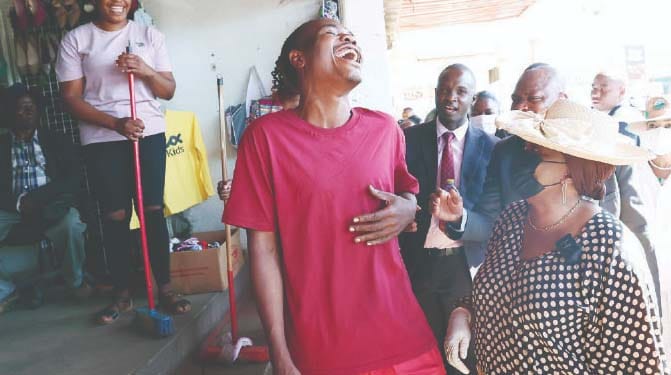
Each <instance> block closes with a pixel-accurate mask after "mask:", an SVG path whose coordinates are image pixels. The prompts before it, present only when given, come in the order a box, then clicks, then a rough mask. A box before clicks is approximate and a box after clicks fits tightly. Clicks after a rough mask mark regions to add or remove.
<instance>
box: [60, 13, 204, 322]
mask: <svg viewBox="0 0 671 375" xmlns="http://www.w3.org/2000/svg"><path fill="white" fill-rule="evenodd" d="M130 7H131V1H130V0H97V1H96V9H97V11H98V14H97V18H96V20H95V21H93V22H91V23H87V24H84V25H82V26H79V27H77V28H76V29H74V30H72V31H70V32H69V33H67V34H66V35H65V37H64V38H63V41H62V42H61V46H60V50H59V53H58V60H57V63H56V75H57V77H58V81H59V82H60V84H61V96H62V97H63V101H64V102H65V106H66V107H67V109H68V110H69V112H70V113H71V114H72V116H73V117H74V118H76V119H77V120H79V133H80V138H81V142H82V145H83V146H84V147H83V149H84V155H85V159H86V163H87V170H88V176H89V182H90V183H91V188H92V191H93V194H94V196H95V197H96V199H97V200H98V201H99V202H100V206H101V209H102V215H103V218H102V227H103V228H102V229H103V238H104V246H105V249H106V250H107V254H108V259H109V267H110V274H111V276H112V283H113V284H114V290H115V297H114V299H113V301H112V303H111V304H110V305H109V306H107V307H106V308H104V309H103V310H101V311H99V312H98V313H97V314H96V320H97V322H98V323H100V324H110V323H113V322H115V321H116V320H117V319H118V318H119V316H120V314H121V313H124V312H128V311H130V310H131V309H132V306H133V303H132V299H131V295H130V284H129V283H130V280H131V272H132V264H133V263H132V258H131V242H132V241H131V233H130V229H129V222H130V218H131V205H132V201H133V198H134V196H135V179H134V175H133V151H132V149H133V146H132V143H131V142H139V143H140V152H141V158H140V160H141V167H142V188H143V191H144V204H145V219H146V226H147V228H146V230H147V240H148V242H149V251H150V260H151V269H152V272H153V273H154V277H155V278H156V283H157V285H158V289H159V293H158V300H159V305H160V307H161V308H162V309H163V310H165V311H166V312H168V313H173V314H184V313H187V312H189V311H190V310H191V303H190V302H189V301H188V300H186V299H184V298H182V297H181V296H180V295H178V294H177V293H175V292H174V291H173V290H172V287H171V285H170V253H169V248H170V246H169V238H168V228H167V225H166V221H165V218H164V216H163V191H164V184H165V169H166V164H165V163H166V140H165V127H166V124H165V117H164V115H163V112H162V111H161V109H160V104H159V102H158V100H157V99H158V98H161V99H165V100H169V99H171V98H172V97H173V95H174V93H175V79H174V77H173V75H172V67H171V65H170V61H169V59H168V51H167V49H166V44H165V37H164V36H163V34H161V33H160V32H159V31H158V30H156V29H155V28H153V27H149V26H144V25H140V24H138V23H135V22H133V21H129V20H128V11H129V9H130ZM128 47H130V50H131V53H127V52H126V50H127V48H128ZM128 73H133V74H134V75H135V78H136V79H135V92H136V100H137V111H138V120H133V119H131V118H129V116H130V100H129V92H128Z"/></svg>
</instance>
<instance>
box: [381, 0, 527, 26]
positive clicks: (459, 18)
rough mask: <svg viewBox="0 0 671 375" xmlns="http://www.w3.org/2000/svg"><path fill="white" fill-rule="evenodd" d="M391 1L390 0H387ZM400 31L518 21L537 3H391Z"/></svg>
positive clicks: (416, 0)
mask: <svg viewBox="0 0 671 375" xmlns="http://www.w3.org/2000/svg"><path fill="white" fill-rule="evenodd" d="M387 1H389V0H387ZM389 2H391V3H400V4H398V5H397V4H394V5H395V6H394V8H397V7H399V5H400V9H399V27H400V30H401V31H405V30H416V29H425V28H430V27H436V26H449V25H457V24H463V23H475V22H488V21H495V20H500V19H505V18H513V17H518V16H519V15H520V14H522V13H523V12H524V11H525V10H526V9H527V8H528V7H529V6H530V5H532V4H533V3H534V2H535V0H392V1H389Z"/></svg>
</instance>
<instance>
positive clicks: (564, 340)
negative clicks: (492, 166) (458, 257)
mask: <svg viewBox="0 0 671 375" xmlns="http://www.w3.org/2000/svg"><path fill="white" fill-rule="evenodd" d="M527 207H528V206H527V203H526V202H524V201H521V202H516V203H513V204H511V205H510V206H509V207H508V208H507V209H506V210H505V211H504V212H503V213H502V214H501V217H500V218H499V220H498V221H497V223H496V225H495V227H494V232H493V235H492V238H491V240H490V243H489V246H488V249H487V258H486V260H485V262H484V264H483V265H482V267H481V269H480V271H479V272H478V274H477V275H476V277H475V281H474V286H473V296H472V301H467V304H468V305H471V306H469V307H470V308H471V310H472V311H474V317H475V319H474V331H475V337H476V339H475V341H476V344H475V349H476V354H477V358H478V364H479V367H480V368H481V369H482V370H483V371H484V373H485V374H609V375H614V374H627V375H629V374H662V373H664V374H667V373H668V372H666V371H665V370H663V369H665V368H666V364H665V363H664V361H662V360H661V359H660V358H664V357H663V356H660V354H662V353H663V349H662V347H661V338H660V337H661V336H660V331H659V329H658V328H659V319H658V314H657V312H656V309H655V307H654V306H655V304H654V303H653V295H654V294H653V291H652V289H651V287H649V286H648V285H647V284H646V283H644V282H642V281H641V280H646V279H647V278H644V277H641V278H639V277H637V274H636V272H634V267H632V266H631V265H630V264H629V263H628V261H627V260H626V259H625V258H624V257H623V253H622V251H620V247H621V241H620V240H621V236H622V227H621V224H620V222H619V220H617V219H615V218H614V217H613V216H611V215H610V214H609V213H607V212H605V211H604V212H601V213H598V214H597V215H595V216H594V217H593V218H591V219H590V220H589V221H588V222H587V224H586V225H585V227H584V228H583V230H582V233H581V234H580V236H579V237H578V238H576V240H577V241H578V243H580V244H581V245H582V247H583V251H582V257H581V260H580V262H578V263H576V264H568V263H566V261H565V259H564V258H563V257H562V256H561V254H560V253H559V252H558V251H557V250H555V251H552V252H549V253H547V254H544V255H542V256H540V257H538V258H534V259H531V260H522V259H520V257H519V252H520V249H521V244H522V237H523V229H524V221H525V220H526V215H527Z"/></svg>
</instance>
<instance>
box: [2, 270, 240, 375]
mask: <svg viewBox="0 0 671 375" xmlns="http://www.w3.org/2000/svg"><path fill="white" fill-rule="evenodd" d="M249 285H250V281H249V268H248V267H247V266H245V267H243V269H242V270H241V271H240V273H239V274H238V276H237V277H236V296H241V295H242V294H244V291H246V290H249V289H250V288H249ZM188 299H189V300H190V301H191V303H192V311H191V313H190V314H187V315H183V316H176V317H174V323H175V330H176V332H175V335H173V336H171V337H168V338H164V339H155V338H150V337H147V336H145V335H143V334H140V333H138V332H136V331H135V330H133V329H132V328H131V321H132V318H133V314H132V313H129V314H124V315H123V316H122V317H120V318H119V321H117V322H115V323H114V324H112V325H109V326H97V325H96V324H94V322H93V320H92V314H93V313H94V312H95V311H98V310H100V309H102V308H103V307H104V306H105V305H106V304H107V303H108V302H109V301H108V300H107V299H104V298H92V299H89V300H87V301H86V302H84V303H79V304H75V303H73V302H72V301H66V300H63V298H62V297H61V293H55V294H54V290H51V291H50V293H49V294H47V300H46V304H45V305H44V306H43V307H41V308H39V309H37V310H15V311H10V312H7V313H4V314H2V315H0V373H2V374H13V375H34V374H50V375H52V374H67V375H79V374H81V375H90V374H110V375H111V374H114V375H118V374H141V375H144V374H147V375H148V374H151V375H156V374H173V373H176V372H177V370H178V368H179V366H180V365H182V364H183V363H184V362H185V361H186V360H187V359H189V358H191V356H192V354H193V353H194V352H195V351H196V349H197V348H198V347H199V345H200V343H201V342H202V341H203V340H204V338H205V337H206V336H207V334H208V332H210V331H211V330H212V329H213V328H214V327H215V326H216V325H217V324H218V323H219V322H220V321H221V319H222V318H223V317H224V316H225V314H226V312H227V311H228V294H227V292H222V293H208V294H199V295H191V296H188ZM134 302H135V305H136V306H146V301H145V300H142V299H135V300H134ZM196 374H198V373H196Z"/></svg>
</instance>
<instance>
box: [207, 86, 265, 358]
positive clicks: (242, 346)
mask: <svg viewBox="0 0 671 375" xmlns="http://www.w3.org/2000/svg"><path fill="white" fill-rule="evenodd" d="M217 95H218V97H219V137H220V142H221V175H222V179H223V180H224V181H226V180H227V179H228V168H227V165H226V159H227V157H226V140H227V138H226V114H225V111H224V79H223V78H222V77H221V76H217ZM224 227H225V231H226V271H227V273H228V304H229V306H230V310H231V311H230V315H231V332H230V333H228V334H226V335H225V336H224V338H223V343H222V344H223V345H222V346H221V347H220V348H219V349H218V350H219V353H218V354H217V357H218V358H217V359H221V360H223V361H224V362H227V363H233V362H235V361H236V360H237V359H241V360H244V361H247V362H268V361H269V360H270V354H269V352H268V347H265V346H254V345H253V343H252V340H251V339H249V338H248V337H239V336H238V316H237V312H236V307H235V286H234V281H235V277H234V276H233V249H232V248H231V227H230V226H229V225H228V224H224Z"/></svg>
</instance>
